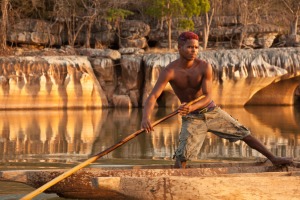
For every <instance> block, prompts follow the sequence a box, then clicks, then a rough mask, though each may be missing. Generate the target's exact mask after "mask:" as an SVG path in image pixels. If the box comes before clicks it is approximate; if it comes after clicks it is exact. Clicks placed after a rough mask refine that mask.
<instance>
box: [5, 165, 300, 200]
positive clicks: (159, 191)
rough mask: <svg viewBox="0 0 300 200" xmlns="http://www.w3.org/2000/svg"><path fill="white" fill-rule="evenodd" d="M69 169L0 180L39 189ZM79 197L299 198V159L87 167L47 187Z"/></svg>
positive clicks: (13, 172)
mask: <svg viewBox="0 0 300 200" xmlns="http://www.w3.org/2000/svg"><path fill="white" fill-rule="evenodd" d="M64 171H65V170H61V169H57V170H9V171H1V172H0V181H14V182H20V183H24V184H27V185H29V186H32V187H33V188H39V187H40V186H42V185H44V184H45V183H47V182H49V181H50V180H52V179H53V178H55V177H57V176H58V175H60V174H62V173H63V172H64ZM45 193H56V194H57V195H58V196H60V197H65V198H76V199H147V200H148V199H193V200H194V199H289V198H290V199H300V164H299V163H298V164H297V163H295V165H294V166H289V167H280V166H273V165H272V164H271V163H268V162H266V163H263V162H255V163H249V162H246V163H201V164H196V165H189V166H188V168H187V169H173V168H172V167H171V166H159V167H158V166H156V167H147V168H146V167H143V166H134V167H127V168H125V167H123V168H109V167H106V168H104V167H99V168H95V167H93V168H84V169H81V170H79V171H77V172H76V173H74V174H73V175H71V176H69V177H68V178H65V179H64V180H62V181H60V182H59V183H57V184H56V185H54V186H52V187H51V188H49V189H47V190H46V191H45Z"/></svg>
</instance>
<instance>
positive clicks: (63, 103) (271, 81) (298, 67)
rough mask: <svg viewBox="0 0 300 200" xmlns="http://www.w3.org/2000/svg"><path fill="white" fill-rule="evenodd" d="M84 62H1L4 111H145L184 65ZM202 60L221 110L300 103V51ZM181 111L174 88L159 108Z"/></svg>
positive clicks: (149, 58)
mask: <svg viewBox="0 0 300 200" xmlns="http://www.w3.org/2000/svg"><path fill="white" fill-rule="evenodd" d="M76 54H77V55H81V56H12V57H2V58H0V80H1V81H0V83H1V89H0V102H1V109H40V108H48V109H49V108H52V109H57V108H94V107H97V108H101V107H126V108H130V107H140V106H142V105H143V102H144V101H145V99H146V97H147V96H148V94H149V92H150V91H151V89H152V88H153V86H154V84H155V82H156V80H157V77H158V75H159V72H160V71H161V69H163V68H164V67H166V66H167V65H168V64H169V63H170V62H171V61H173V60H175V59H176V58H177V57H178V54H177V53H151V54H150V53H143V52H141V51H140V49H132V48H129V49H128V48H127V49H120V51H116V50H111V49H106V50H103V49H102V50H97V49H78V50H77V51H76ZM199 58H201V59H203V60H207V61H208V62H210V63H211V64H212V66H213V71H214V79H213V91H214V94H213V98H214V100H215V101H216V103H217V104H219V105H224V106H244V105H246V104H264V105H293V104H294V103H295V101H296V100H295V99H296V98H295V96H296V97H298V95H299V85H300V48H280V49H275V48H272V49H261V50H215V51H203V52H200V53H199ZM297 88H298V89H297ZM178 104H179V102H178V100H177V98H176V97H175V95H174V94H173V91H172V89H171V87H170V86H169V85H168V86H167V87H166V89H165V90H164V92H163V94H162V95H161V97H160V98H159V101H158V106H169V107H176V106H178Z"/></svg>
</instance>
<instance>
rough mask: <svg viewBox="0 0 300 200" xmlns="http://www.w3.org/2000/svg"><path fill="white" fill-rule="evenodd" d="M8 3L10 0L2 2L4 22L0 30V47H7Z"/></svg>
mask: <svg viewBox="0 0 300 200" xmlns="http://www.w3.org/2000/svg"><path fill="white" fill-rule="evenodd" d="M8 4H9V0H2V2H1V12H2V22H1V32H0V45H1V46H0V48H1V49H4V50H5V49H6V40H7V39H6V38H7V24H8V11H7V9H8Z"/></svg>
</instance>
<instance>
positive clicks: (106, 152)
mask: <svg viewBox="0 0 300 200" xmlns="http://www.w3.org/2000/svg"><path fill="white" fill-rule="evenodd" d="M203 97H204V96H200V97H199V98H197V99H195V100H194V101H191V102H189V103H188V104H187V105H192V104H194V103H196V102H198V101H199V100H200V99H202V98H203ZM178 113H179V112H178V109H177V110H175V111H173V112H172V113H170V114H168V115H167V116H165V117H163V118H161V119H159V120H157V121H155V122H154V123H152V124H151V125H152V127H154V126H156V125H158V124H159V123H161V122H163V121H165V120H167V119H169V118H170V117H173V116H174V115H176V114H178ZM144 131H145V130H144V129H140V130H138V131H136V132H134V133H132V134H131V135H129V136H127V137H125V138H124V139H123V140H121V141H120V142H118V143H116V144H114V145H113V146H111V147H109V148H107V149H106V150H104V151H102V152H100V153H98V154H96V155H95V156H93V157H91V158H89V159H87V160H86V161H84V162H83V163H80V164H79V165H77V166H75V167H73V168H71V169H70V170H68V171H66V172H64V173H63V174H61V175H59V176H57V177H56V178H54V179H52V180H51V181H49V182H48V183H46V184H44V185H42V186H41V187H39V188H37V189H36V190H34V191H32V192H31V193H29V194H27V195H26V196H24V197H22V198H21V199H20V200H28V199H32V198H33V197H35V196H37V195H39V194H40V193H42V192H43V191H45V190H47V189H48V188H50V187H51V186H53V185H55V184H56V183H58V182H59V181H61V180H63V179H65V178H67V177H68V176H71V175H72V174H73V173H75V172H76V171H78V170H80V169H82V168H84V167H85V166H87V165H89V164H91V163H92V162H94V161H96V160H97V159H99V158H101V157H102V156H105V155H106V154H108V153H110V152H111V151H113V150H115V149H116V148H118V147H120V146H122V145H123V144H125V143H126V142H128V141H129V140H131V139H133V138H135V137H136V136H138V135H139V134H141V133H142V132H144Z"/></svg>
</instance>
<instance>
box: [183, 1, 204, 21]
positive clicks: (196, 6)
mask: <svg viewBox="0 0 300 200" xmlns="http://www.w3.org/2000/svg"><path fill="white" fill-rule="evenodd" d="M183 2H184V7H185V9H186V16H187V17H192V16H199V15H200V12H201V9H200V0H185V1H183Z"/></svg>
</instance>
